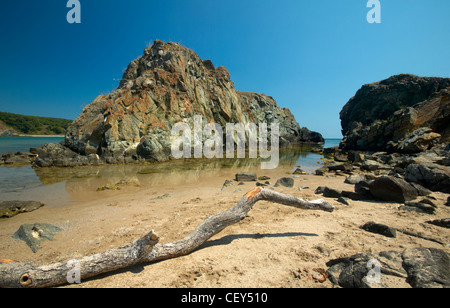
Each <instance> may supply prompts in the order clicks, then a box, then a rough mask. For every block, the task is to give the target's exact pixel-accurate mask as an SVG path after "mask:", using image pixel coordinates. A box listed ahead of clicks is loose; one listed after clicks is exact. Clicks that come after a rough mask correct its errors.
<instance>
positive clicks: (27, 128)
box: [0, 112, 72, 135]
mask: <svg viewBox="0 0 450 308" xmlns="http://www.w3.org/2000/svg"><path fill="white" fill-rule="evenodd" d="M0 121H1V122H3V123H4V124H5V125H6V126H8V127H9V128H11V129H13V130H14V131H15V132H16V133H17V134H24V135H63V134H65V132H66V129H67V128H68V127H69V125H70V124H71V123H72V120H67V119H59V118H49V117H37V116H27V115H20V114H14V113H9V112H0ZM0 133H1V132H0Z"/></svg>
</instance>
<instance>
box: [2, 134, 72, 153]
mask: <svg viewBox="0 0 450 308" xmlns="http://www.w3.org/2000/svg"><path fill="white" fill-rule="evenodd" d="M62 140H64V137H0V156H1V155H2V154H4V153H17V152H29V151H30V148H37V147H40V146H42V145H44V144H46V143H58V142H60V141H62Z"/></svg>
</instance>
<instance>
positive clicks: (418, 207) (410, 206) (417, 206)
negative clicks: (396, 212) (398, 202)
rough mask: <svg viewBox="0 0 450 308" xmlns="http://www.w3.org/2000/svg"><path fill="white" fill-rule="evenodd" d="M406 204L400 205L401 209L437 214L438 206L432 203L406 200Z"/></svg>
mask: <svg viewBox="0 0 450 308" xmlns="http://www.w3.org/2000/svg"><path fill="white" fill-rule="evenodd" d="M405 205H406V206H400V207H399V209H400V210H404V211H409V212H416V213H424V214H435V213H436V208H434V207H433V206H432V205H429V204H425V203H421V202H406V203H405Z"/></svg>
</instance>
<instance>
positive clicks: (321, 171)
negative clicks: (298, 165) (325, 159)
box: [314, 167, 329, 176]
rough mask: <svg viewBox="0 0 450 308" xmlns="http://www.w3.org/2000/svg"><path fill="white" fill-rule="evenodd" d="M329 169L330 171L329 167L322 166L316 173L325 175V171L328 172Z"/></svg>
mask: <svg viewBox="0 0 450 308" xmlns="http://www.w3.org/2000/svg"><path fill="white" fill-rule="evenodd" d="M328 171H329V170H328V168H326V167H322V168H319V169H317V170H316V171H315V172H314V173H315V174H316V175H321V176H323V175H325V173H327V172H328Z"/></svg>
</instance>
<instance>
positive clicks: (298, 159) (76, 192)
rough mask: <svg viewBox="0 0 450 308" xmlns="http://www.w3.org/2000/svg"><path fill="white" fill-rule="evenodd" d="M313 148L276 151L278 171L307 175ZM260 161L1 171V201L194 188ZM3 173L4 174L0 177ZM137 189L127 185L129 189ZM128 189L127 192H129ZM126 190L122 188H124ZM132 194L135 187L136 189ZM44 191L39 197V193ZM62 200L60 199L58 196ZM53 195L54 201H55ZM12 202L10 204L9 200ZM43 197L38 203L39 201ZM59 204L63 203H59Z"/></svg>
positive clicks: (257, 165) (252, 167)
mask: <svg viewBox="0 0 450 308" xmlns="http://www.w3.org/2000/svg"><path fill="white" fill-rule="evenodd" d="M313 147H317V146H313V145H302V146H297V147H294V148H289V149H283V150H280V163H279V167H278V168H279V169H280V168H282V169H284V170H291V169H292V168H294V167H295V166H297V165H301V167H302V169H304V170H305V171H307V172H313V170H315V169H317V168H318V167H319V165H317V161H319V160H320V157H321V156H320V155H318V154H314V153H311V152H310V151H311V149H312V148H313ZM261 161H262V160H261V159H260V158H259V159H200V160H199V159H190V160H176V161H170V162H166V163H155V164H139V165H134V164H132V165H105V166H89V167H79V168H37V169H32V168H31V167H30V166H26V167H24V168H20V169H19V168H1V170H0V201H1V200H14V199H18V200H24V199H25V200H36V199H37V197H38V196H39V197H40V198H41V199H40V200H37V201H42V202H46V200H51V201H49V202H53V201H55V200H56V199H58V200H59V201H58V202H59V203H64V202H67V200H71V201H80V200H92V199H93V198H99V196H101V195H102V194H101V193H100V194H99V193H98V192H97V188H98V187H101V186H104V185H106V184H110V185H115V184H117V183H119V182H121V181H122V182H126V183H135V184H137V185H139V187H154V188H157V187H164V186H171V187H174V186H178V185H185V184H195V183H197V182H199V181H200V180H202V181H203V182H205V180H206V181H207V180H208V179H209V178H214V177H216V178H217V177H221V176H223V175H224V174H227V176H229V174H231V173H234V172H238V171H253V172H255V171H257V172H258V174H262V173H264V171H262V170H261V169H260V166H261ZM5 170H7V172H4V171H5ZM137 185H132V186H133V187H135V186H137ZM133 187H130V188H129V189H133ZM127 189H128V187H127ZM136 189H138V188H136ZM43 191H45V193H44V194H43V193H42V192H43ZM63 195H64V196H63ZM58 196H59V197H58ZM12 198H14V199H12ZM42 198H43V199H42ZM61 200H65V201H64V202H63V201H61Z"/></svg>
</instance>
